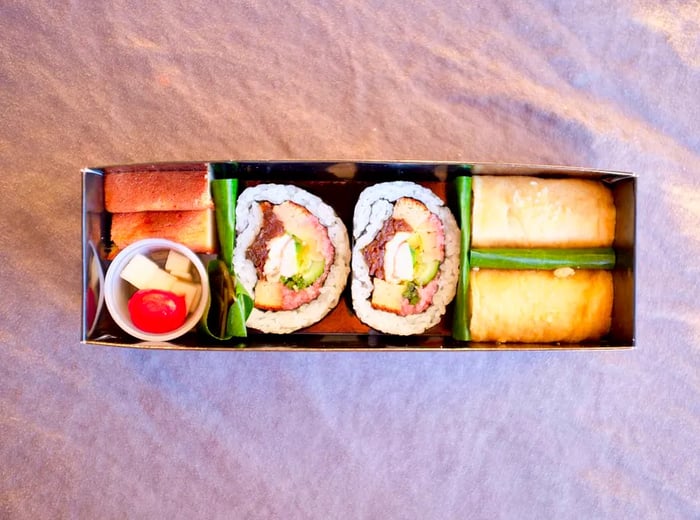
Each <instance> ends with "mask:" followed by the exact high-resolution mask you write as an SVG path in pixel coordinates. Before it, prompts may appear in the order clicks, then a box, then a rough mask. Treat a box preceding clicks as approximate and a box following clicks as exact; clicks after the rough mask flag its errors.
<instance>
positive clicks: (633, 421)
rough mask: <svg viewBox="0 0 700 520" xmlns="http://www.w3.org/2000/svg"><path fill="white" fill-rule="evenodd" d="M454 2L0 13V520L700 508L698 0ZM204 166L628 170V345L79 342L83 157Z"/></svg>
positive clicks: (607, 514)
mask: <svg viewBox="0 0 700 520" xmlns="http://www.w3.org/2000/svg"><path fill="white" fill-rule="evenodd" d="M386 4H388V5H386ZM394 4H397V5H394ZM465 4H466V5H465ZM469 4H471V3H466V2H459V1H438V2H430V3H427V5H423V4H422V3H413V2H406V3H403V2H396V3H386V2H359V1H354V0H351V1H349V2H338V3H331V2H321V1H315V2H304V3H297V2H259V1H255V0H254V1H251V2H242V3H240V4H239V3H236V2H218V1H212V2H202V1H200V2H194V3H186V2H166V1H157V2H149V3H146V4H144V3H141V2H133V1H129V0H124V1H116V2H111V3H101V2H90V1H87V0H75V1H72V2H38V1H36V0H29V1H27V2H19V1H14V0H9V1H5V2H3V3H2V4H0V117H1V119H2V124H0V172H1V173H0V197H1V203H0V294H1V295H2V297H1V298H0V343H1V345H0V517H1V518H698V517H700V498H699V497H700V494H698V489H700V474H699V469H698V468H699V467H700V448H699V446H700V441H699V440H698V439H700V399H699V396H700V372H699V371H698V368H699V365H700V351H699V347H698V345H699V344H700V313H699V312H698V311H699V310H700V309H699V306H698V303H697V302H698V290H699V288H700V287H699V282H700V268H699V267H698V265H700V264H699V261H698V257H700V180H699V179H700V178H699V177H698V176H699V175H700V132H698V124H699V121H700V103H699V101H700V97H699V93H700V25H699V24H700V22H699V20H700V7H699V6H698V3H697V2H690V3H689V2H679V1H671V2H664V3H663V5H660V3H657V2H652V1H640V2H631V1H622V2H615V3H610V4H611V5H608V6H605V5H603V4H606V3H605V2H563V3H560V2H556V1H546V0H539V1H538V0H531V1H526V2H517V3H513V2H506V1H497V2H483V3H482V4H483V5H469ZM477 4H478V3H477ZM214 159H329V160H332V159H385V160H400V159H406V160H408V159H420V160H456V161H499V162H521V163H547V164H563V165H573V166H586V167H593V168H604V169H613V170H625V171H633V172H636V173H637V174H638V175H639V183H638V210H639V213H638V235H637V241H638V245H637V251H638V268H637V287H638V289H637V345H638V348H636V349H634V350H631V351H621V352H620V351H618V352H574V353H566V352H528V353H505V352H504V353H489V352H483V353H478V352H466V353H459V352H456V353H455V352H452V353H449V352H437V353H386V352H384V353H382V352H366V353H291V354H290V353H269V352H262V353H252V352H248V353H245V352H168V351H152V352H151V351H142V350H132V349H118V348H107V347H95V346H86V345H81V344H80V343H79V333H80V293H81V289H80V280H81V274H80V273H81V267H80V208H81V206H80V173H79V170H80V168H81V167H84V166H94V165H103V164H115V163H131V162H150V161H169V160H214Z"/></svg>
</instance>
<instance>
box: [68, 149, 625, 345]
mask: <svg viewBox="0 0 700 520" xmlns="http://www.w3.org/2000/svg"><path fill="white" fill-rule="evenodd" d="M134 171H158V172H182V171H203V172H208V174H209V176H210V178H214V179H216V178H237V179H239V183H240V189H243V188H245V187H246V186H247V185H254V184H258V183H260V182H273V183H283V184H294V185H297V186H299V187H301V188H304V189H307V190H308V191H310V192H312V193H314V194H316V195H318V196H319V197H321V198H322V199H323V200H324V201H325V202H327V203H328V204H330V205H331V206H332V207H333V208H334V209H335V211H336V212H337V214H338V215H339V217H340V218H341V219H342V220H343V222H344V223H345V225H346V227H347V229H348V232H349V234H350V235H351V234H352V214H353V209H354V204H355V202H356V201H357V198H358V196H359V194H360V192H361V191H362V190H363V189H365V188H366V187H368V186H370V185H372V184H374V183H377V182H384V181H394V180H410V181H414V182H416V183H419V184H421V185H423V186H426V187H428V188H430V189H431V190H432V191H433V192H435V193H436V194H437V195H438V196H439V197H440V198H442V199H443V200H444V201H445V202H446V203H447V205H448V207H450V208H451V210H452V212H453V214H454V215H455V216H457V215H458V210H457V201H456V194H455V192H454V183H453V181H454V179H455V178H456V177H458V176H463V175H469V176H477V175H527V176H536V177H542V178H568V177H576V178H586V179H596V180H600V181H602V182H604V183H605V184H607V185H608V186H609V188H610V190H611V192H612V194H613V198H614V203H615V206H616V215H617V216H616V229H615V241H614V244H613V247H614V249H615V254H616V264H615V268H614V269H613V286H614V301H613V309H612V323H611V328H610V332H609V334H608V335H607V336H605V337H604V338H603V339H602V340H601V341H598V342H595V343H584V344H549V343H548V344H517V343H504V344H498V343H497V344H484V343H471V342H462V341H457V340H455V339H454V338H453V337H452V333H451V324H452V317H453V316H452V315H453V312H454V304H451V305H450V306H448V309H447V312H446V314H445V316H444V317H443V319H442V321H441V322H440V323H439V324H438V325H437V326H435V327H433V328H431V329H429V330H428V331H426V333H424V334H419V335H415V336H408V337H399V336H390V335H385V334H382V333H379V332H376V331H374V330H371V329H369V328H368V327H367V326H366V325H364V324H363V323H362V322H360V321H359V320H358V319H357V317H356V316H355V315H354V313H353V311H352V305H351V303H350V301H351V300H350V296H349V292H350V284H348V286H347V287H346V289H345V293H344V294H343V296H342V297H341V299H340V302H339V304H338V305H337V307H336V308H335V309H333V310H332V311H331V312H330V313H329V314H328V315H327V316H326V317H325V318H324V319H323V320H321V321H320V322H319V323H317V324H316V325H313V326H311V327H309V328H307V329H304V330H303V331H301V332H298V333H292V334H285V335H270V334H249V336H248V337H247V338H242V339H240V340H238V339H235V340H231V341H228V342H219V341H216V340H213V339H209V338H208V337H206V336H204V335H201V334H198V333H196V332H190V333H188V334H186V335H185V336H182V337H181V338H178V339H176V340H172V341H170V342H167V343H149V342H143V341H141V340H138V339H136V338H133V337H131V336H129V335H128V334H126V333H124V332H123V331H122V330H121V329H120V328H119V327H118V326H117V325H116V323H115V322H114V320H113V319H112V318H111V316H110V315H109V312H108V311H107V309H106V306H105V305H103V304H102V300H103V298H102V296H103V295H102V294H100V291H101V285H100V284H101V283H103V279H104V273H105V272H106V271H107V269H108V268H109V265H110V260H108V254H107V251H108V247H107V246H108V244H109V240H110V222H111V215H110V214H109V213H108V212H107V211H106V210H105V203H104V201H105V197H104V179H105V175H106V174H125V173H129V172H134ZM636 180H637V179H636V176H635V175H634V174H631V173H625V172H613V171H602V170H590V169H582V168H571V167H560V166H536V165H516V164H491V163H454V162H436V163H428V162H300V161H240V162H236V161H228V162H188V163H157V164H138V165H124V166H105V167H93V168H85V169H84V170H83V171H82V183H83V186H82V188H83V190H82V197H83V200H82V212H83V214H82V246H83V266H82V269H83V305H82V308H83V312H82V327H81V342H83V343H86V344H92V345H108V346H121V347H138V348H165V349H225V350H230V349H235V350H240V348H241V347H242V348H243V349H244V350H250V349H254V350H348V349H351V350H376V349H380V350H426V349H427V350H431V349H434V350H538V349H623V348H631V347H634V346H635V336H634V334H635V213H636V212H635V198H636ZM202 256H203V259H204V260H207V259H210V258H213V255H209V256H207V255H202ZM205 257H206V258H205ZM95 288H96V289H95ZM91 290H92V293H93V294H89V292H90V291H91Z"/></svg>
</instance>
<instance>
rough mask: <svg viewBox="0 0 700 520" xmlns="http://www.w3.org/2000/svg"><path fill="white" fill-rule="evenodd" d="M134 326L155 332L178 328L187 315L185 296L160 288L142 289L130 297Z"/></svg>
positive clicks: (130, 310) (130, 313)
mask: <svg viewBox="0 0 700 520" xmlns="http://www.w3.org/2000/svg"><path fill="white" fill-rule="evenodd" d="M129 315H130V316H131V321H132V322H133V324H134V326H136V327H137V328H139V329H141V330H142V331H144V332H152V333H155V334H159V333H164V332H170V331H172V330H175V329H177V328H178V327H180V326H181V325H182V324H183V323H185V318H186V317H187V307H186V306H185V298H184V297H183V296H178V295H177V294H173V293H171V292H169V291H161V290H160V289H141V290H139V291H136V292H135V293H134V295H133V296H132V297H131V298H130V299H129Z"/></svg>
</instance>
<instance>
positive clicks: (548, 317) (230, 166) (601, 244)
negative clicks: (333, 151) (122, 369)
mask: <svg viewBox="0 0 700 520" xmlns="http://www.w3.org/2000/svg"><path fill="white" fill-rule="evenodd" d="M139 176H141V177H143V178H144V179H149V183H143V184H139V182H135V183H134V182H130V183H125V182H122V181H126V180H129V181H134V180H137V179H138V178H139ZM636 180H637V179H636V176H635V175H634V174H632V173H627V172H617V171H603V170H592V169H585V168H572V167H562V166H538V165H517V164H493V163H457V162H379V161H356V162H353V161H342V162H340V161H339V162H331V161H324V162H321V161H214V162H176V163H152V164H132V165H117V166H102V167H89V168H84V169H83V170H82V252H83V262H82V280H83V284H82V285H83V286H82V289H83V290H82V320H81V337H80V339H81V342H82V343H84V344H90V345H105V346H119V347H133V348H160V349H205V350H286V351H299V350H302V351H303V350H314V351H315V350H319V351H333V350H397V351H405V350H416V351H417V350H444V351H449V350H572V349H627V348H632V347H634V346H635V256H636V255H635V225H636V224H635V220H636V216H635V215H636V202H635V199H636ZM561 181H567V182H568V181H575V182H576V183H577V184H573V183H570V184H567V183H566V182H561ZM202 183H204V184H202ZM579 185H580V186H579ZM123 186H131V187H129V188H124V187H123ZM280 186H281V187H282V188H279V189H278V187H280ZM589 188H590V189H591V190H594V191H585V190H588V189H589ZM129 189H130V190H132V191H131V192H130V191H128V190H129ZM406 189H408V190H409V191H407V192H405V193H403V192H402V190H406ZM574 189H575V190H583V191H580V193H579V192H578V191H577V194H576V195H575V196H573V195H572V190H574ZM193 190H195V192H196V196H188V195H187V194H188V193H191V192H192V191H193ZM595 190H597V191H595ZM278 191H279V192H281V193H282V195H274V196H273V195H270V197H269V198H270V200H271V201H273V202H269V201H266V200H263V199H265V198H266V197H267V195H265V193H267V192H269V193H270V194H272V193H273V192H274V193H277V192H278ZM130 193H135V194H136V195H134V197H133V199H134V200H136V199H138V200H139V201H145V202H144V203H141V202H139V203H138V204H133V203H132V202H133V201H131V200H130ZM286 193H291V194H293V197H292V196H290V197H291V199H293V200H294V201H296V202H292V201H291V199H290V201H289V204H290V207H291V208H292V209H291V210H290V211H291V213H289V212H287V213H286V214H289V215H292V216H288V217H286V218H288V219H289V220H287V221H285V220H284V218H283V219H282V220H281V221H279V222H283V223H284V222H292V223H293V224H294V225H293V226H292V227H293V228H294V230H295V231H294V232H293V233H292V232H291V231H290V228H286V227H284V226H283V229H278V230H277V231H275V230H274V229H273V228H275V226H277V227H279V226H280V224H279V222H278V220H279V219H277V217H275V215H279V214H280V211H281V209H280V208H282V204H286V203H287V201H284V202H280V200H281V199H280V200H276V199H275V198H274V197H278V198H279V197H282V199H284V197H285V195H284V194H286ZM392 193H396V194H395V195H391V194H392ZM423 193H425V194H426V195H425V197H426V198H425V199H422V198H421V197H422V196H423V195H421V194H423ZM589 193H590V194H591V195H589ZM601 194H602V195H601ZM188 197H189V198H188ZM294 197H296V198H294ZM594 197H595V199H594ZM601 197H602V198H601ZM180 198H182V199H187V200H186V201H185V202H184V204H187V205H186V206H177V204H180V202H179V201H178V200H175V199H180ZM307 200H308V201H309V206H308V208H305V207H304V204H303V203H302V202H304V201H307ZM300 201H301V202H300ZM542 201H545V202H542ZM601 201H602V202H601ZM541 202H542V204H546V206H544V205H542V206H540V203H541ZM144 204H145V205H144ZM299 205H301V208H299V207H298V206H299ZM399 206H400V207H401V208H402V209H399ZM183 207H184V208H185V209H184V210H183V209H182V208H183ZM285 207H286V206H285ZM387 207H388V208H389V209H388V210H387V209H386V208H387ZM270 208H272V209H270ZM380 208H384V209H381V210H380ZM392 208H393V209H392ZM600 208H603V209H600ZM273 209H274V210H275V211H277V210H278V209H279V211H277V213H274V212H273ZM316 209H318V216H317V215H316V214H315V213H314V212H315V211H316ZM285 211H287V210H285ZM382 211H384V213H382ZM386 211H388V213H386ZM392 211H393V213H392ZM421 211H422V212H423V213H421ZM324 212H325V213H324ZM431 212H432V213H431ZM440 212H441V213H440ZM398 213H401V215H402V216H397V215H398ZM422 214H425V215H426V217H425V218H423V217H415V215H422ZM261 215H262V217H261ZM322 215H325V216H322ZM412 215H413V216H412ZM435 215H442V216H440V219H442V220H440V221H439V222H438V221H437V220H436V216H435ZM309 216H310V217H309ZM307 217H309V218H311V220H312V221H313V222H315V223H316V224H309V225H308V226H307V227H304V226H306V224H304V226H301V224H298V223H299V222H302V221H303V222H306V220H304V219H306V218H307ZM428 217H430V218H428ZM255 218H257V219H260V218H263V220H261V221H260V222H262V223H258V224H257V227H255V225H254V224H250V225H249V224H248V222H247V221H248V219H252V220H251V222H253V223H254V222H255ZM272 218H274V219H277V220H274V226H273V225H272V224H271V222H273V220H270V219H272ZM314 218H315V219H316V220H313V219H314ZM324 218H325V219H331V220H329V221H332V222H334V224H333V226H335V227H333V226H328V227H327V229H326V230H325V231H324V228H323V226H325V225H326V224H325V223H324V222H325V221H324V220H323V219H324ZM412 218H419V219H423V220H421V222H431V223H432V224H431V225H433V228H430V229H427V231H425V230H424V231H421V229H423V228H422V227H421V226H427V224H415V225H413V227H412V225H411V223H412V221H411V219H412ZM265 219H267V220H265ZM333 219H335V220H333ZM431 219H432V220H431ZM528 219H530V220H532V221H531V222H530V221H529V220H528ZM576 219H578V220H576ZM319 222H320V223H321V224H319ZM452 222H454V225H453V224H452ZM314 226H316V227H314ZM319 226H320V227H319ZM567 226H568V227H567ZM193 228H194V229H196V233H193V232H191V229H193ZM253 228H254V230H253V231H251V229H253ZM336 228H337V229H336ZM583 228H586V229H590V230H591V233H592V234H594V235H596V236H600V235H605V236H606V237H604V238H602V239H601V241H593V242H589V241H586V240H587V239H585V238H584V239H581V240H578V241H577V240H574V241H568V242H567V236H566V235H567V233H570V232H569V231H567V229H574V232H573V234H577V233H578V231H581V232H582V233H583V234H585V233H587V231H585V230H584V229H583ZM314 229H316V231H313V232H312V231H309V230H314ZM318 229H320V231H318ZM334 229H335V230H334ZM144 230H145V231H144ZM178 230H180V231H178ZM182 230H185V231H182ZM435 230H437V231H435ZM307 231H308V233H309V236H310V237H312V235H313V233H317V236H321V237H326V238H324V239H321V238H318V239H317V240H316V239H313V238H311V239H310V242H309V243H311V244H315V245H316V247H317V249H318V250H321V249H322V250H323V251H327V250H330V251H331V252H330V256H326V257H325V260H324V259H323V258H321V257H319V256H318V254H320V253H318V254H317V253H313V254H312V253H308V252H307V250H308V247H310V246H308V243H307V242H306V239H305V238H304V236H305V235H304V233H307ZM438 232H439V233H438ZM251 233H252V234H251ZM324 233H325V234H324ZM421 233H422V234H421ZM345 234H346V236H345ZM509 234H511V235H513V237H510V236H509ZM533 234H534V235H538V234H540V235H542V237H545V238H546V240H545V239H543V240H539V239H540V238H542V237H538V236H533ZM516 235H517V237H516ZM560 235H561V236H560ZM344 236H345V237H344ZM436 236H437V238H436ZM299 237H302V238H299ZM328 237H330V238H328ZM547 237H549V238H547ZM550 238H551V240H552V241H551V242H547V240H550ZM246 240H247V241H246ZM314 240H316V242H314ZM324 240H325V242H324ZM519 240H520V241H519ZM596 240H597V239H596ZM149 241H151V242H149ZM152 241H155V243H156V244H160V245H159V246H158V247H154V246H152V245H151V247H150V249H149V248H148V247H147V246H148V245H149V244H152ZM162 243H165V244H166V245H165V246H163V245H162ZM170 243H172V244H174V245H173V246H172V247H169V246H167V244H170ZM241 244H244V245H243V246H242V245H241ZM319 244H321V245H319ZM324 244H325V245H324ZM360 246H361V247H360ZM305 248H306V249H305ZM319 248H320V249H319ZM323 248H325V249H323ZM314 254H316V256H313V255H314ZM304 255H307V256H308V255H311V256H309V257H308V258H307V256H304ZM430 255H432V256H430ZM186 257H187V258H189V260H187V258H186ZM309 258H310V259H309ZM256 259H257V260H256ZM290 259H291V260H290ZM341 260H342V261H341ZM241 262H243V263H241ZM245 262H252V263H251V264H250V265H251V269H248V267H247V264H246V268H245V269H244V268H243V267H242V266H243V265H244V264H245ZM255 262H257V263H255ZM253 264H254V268H253ZM302 264H303V265H304V267H301V266H302ZM290 266H296V268H297V269H298V270H299V272H295V271H294V267H290ZM336 268H337V270H335V269H336ZM146 272H148V273H150V274H149V275H148V276H147V275H146V274H144V273H146ZM334 273H335V274H334ZM334 276H335V278H334V279H333V281H332V282H330V280H331V279H332V278H333V277H334ZM268 279H269V280H273V281H272V282H270V283H267V281H266V280H268ZM154 280H156V281H154ZM277 280H279V281H277ZM327 280H328V281H327ZM574 282H575V283H574ZM149 284H154V285H149ZM173 284H177V287H178V288H179V289H180V290H175V289H172V287H175V285H173ZM280 284H283V285H284V287H281V288H280V287H278V286H280ZM324 284H327V285H324ZM314 287H318V289H317V290H316V291H315V292H313V291H312V289H313V288H314ZM361 287H363V288H364V289H360V288H361ZM384 287H387V288H388V289H386V290H385V289H384ZM397 287H400V289H398V292H397V291H396V290H395V289H397ZM431 287H432V289H431ZM270 288H271V289H270ZM270 290H271V291H272V292H271V293H270ZM361 290H367V293H366V294H365V295H364V296H361V295H362V294H364V293H362V292H361ZM303 291H305V292H304V295H305V294H306V293H308V294H309V295H310V296H308V298H307V297H306V296H304V297H305V298H307V299H302V300H299V301H301V303H298V302H297V303H294V302H295V301H296V300H298V299H299V298H301V297H302V296H303V295H302V292H303ZM328 291H330V292H333V291H336V292H337V294H334V295H333V296H330V297H328V299H327V301H328V302H330V303H328V304H327V308H325V309H323V310H322V311H321V312H317V315H316V316H315V317H313V318H312V319H311V320H309V321H308V322H304V321H303V320H302V321H300V322H299V324H300V326H298V327H294V326H289V324H288V321H289V320H288V319H287V316H290V315H291V314H292V313H293V312H296V311H297V310H298V311H299V313H301V314H303V313H304V311H305V309H306V307H305V306H313V305H315V303H314V301H313V300H311V301H310V302H307V300H309V299H312V298H321V297H323V295H325V294H326V293H327V292H328ZM380 291H384V292H381V295H380ZM392 291H393V292H392ZM268 293H269V294H272V296H269V294H268ZM282 293H283V294H284V295H285V296H284V298H282V297H281V296H279V294H282ZM312 293H313V294H312ZM394 293H395V294H396V296H395V297H393V296H392V297H391V298H390V297H389V296H391V295H392V294H394ZM173 294H176V295H177V298H175V297H172V298H171V299H170V300H168V299H167V298H168V297H171V296H172V295H173ZM319 294H321V296H319ZM358 294H360V296H358ZM368 294H371V296H367V295H368ZM164 295H165V296H164ZM290 295H291V296H290ZM297 296H299V298H297ZM278 297H279V301H278V300H277V299H276V298H278ZM149 298H156V299H158V298H161V299H162V298H165V302H164V301H163V300H157V306H158V305H160V307H157V312H161V311H162V310H163V309H167V312H169V313H170V314H169V316H170V317H172V315H173V314H177V319H179V320H180V321H179V322H178V326H179V327H181V328H182V332H177V333H167V330H166V333H164V334H160V332H161V331H160V330H156V329H155V328H154V329H153V330H152V331H151V329H149V327H154V325H153V324H154V323H158V327H160V326H161V325H162V320H161V318H158V319H157V320H155V321H153V319H151V318H152V317H153V316H154V314H150V315H149V314H148V312H156V311H154V310H153V307H149V305H150V303H149V302H150V301H151V300H149ZM363 298H364V299H363ZM392 298H393V299H392ZM439 298H442V299H443V300H444V301H442V303H440V302H439V301H438V300H439ZM137 299H138V302H136V301H135V300H137ZM520 300H522V301H520ZM270 302H272V303H270ZM289 302H291V303H289ZM562 302H563V303H562ZM294 305H300V306H298V307H294ZM285 306H287V307H285ZM567 306H568V308H566V307H567ZM433 307H435V308H437V310H435V308H433ZM559 307H563V310H560V309H559ZM429 311H430V312H432V314H431V317H430V319H429V320H423V321H421V316H422V313H428V312H429ZM560 311H561V312H560ZM163 312H165V311H163ZM144 313H146V317H144ZM197 313H198V314H197ZM312 314H313V313H312ZM125 316H126V317H125ZM261 316H263V318H262V319H258V318H260V317H261ZM149 319H151V321H150V322H149V321H148V320H149ZM173 319H175V318H173ZM185 319H187V320H188V321H187V324H185V323H184V322H185ZM138 320H141V322H140V323H144V325H140V324H139V322H138ZM144 320H145V321H144ZM404 320H405V321H404ZM124 321H126V322H127V324H126V325H125V324H124ZM564 322H567V323H564ZM568 322H571V324H570V325H569V324H568ZM589 322H590V323H592V325H591V326H590V328H589V329H590V330H589V331H588V332H583V333H580V334H579V331H580V329H581V328H582V327H584V328H585V327H587V326H588V325H587V323H589ZM404 323H405V326H404ZM415 323H423V324H424V325H422V326H421V325H418V326H416V325H415ZM134 324H137V325H138V326H137V327H136V328H134V327H131V325H134ZM277 326H279V329H276V328H275V327H277ZM140 327H142V328H143V330H146V331H151V332H148V333H146V332H144V333H143V334H141V333H139V331H140V330H141V329H140ZM174 327H175V325H173V326H172V327H171V328H174ZM166 329H167V327H166ZM178 330H180V329H178ZM562 330H563V331H564V332H557V331H562ZM153 331H154V332H153ZM590 331H594V332H590ZM142 332H143V331H142Z"/></svg>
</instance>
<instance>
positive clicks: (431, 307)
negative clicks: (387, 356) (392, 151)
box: [351, 181, 460, 335]
mask: <svg viewBox="0 0 700 520" xmlns="http://www.w3.org/2000/svg"><path fill="white" fill-rule="evenodd" d="M353 238H354V245H353V253H352V272H353V275H352V286H351V287H352V303H353V308H354V310H355V313H356V314H357V316H358V318H359V319H360V320H361V321H362V322H364V323H365V324H367V325H369V326H370V327H372V328H373V329H376V330H379V331H381V332H385V333H387V334H396V335H410V334H420V333H422V332H424V331H426V330H427V329H429V328H430V327H433V326H434V325H437V324H438V323H439V321H440V319H441V317H442V315H443V314H444V313H445V310H446V307H447V305H448V304H449V303H450V301H451V300H452V298H453V297H454V295H455V291H456V287H457V278H458V275H459V248H460V243H459V228H458V227H457V222H456V221H455V218H454V216H453V215H452V213H451V212H450V210H449V209H448V208H447V207H446V206H445V204H444V203H443V201H442V200H441V199H440V198H439V197H438V196H437V195H435V194H434V193H433V192H432V191H430V190H429V189H427V188H424V187H422V186H420V185H418V184H416V183H413V182H407V181H397V182H385V183H379V184H375V185H373V186H371V187H369V188H367V189H365V190H364V191H363V192H362V193H361V194H360V197H359V199H358V202H357V204H356V206H355V211H354V216H353Z"/></svg>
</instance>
